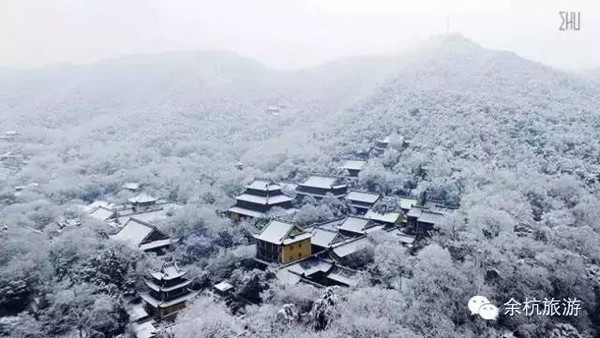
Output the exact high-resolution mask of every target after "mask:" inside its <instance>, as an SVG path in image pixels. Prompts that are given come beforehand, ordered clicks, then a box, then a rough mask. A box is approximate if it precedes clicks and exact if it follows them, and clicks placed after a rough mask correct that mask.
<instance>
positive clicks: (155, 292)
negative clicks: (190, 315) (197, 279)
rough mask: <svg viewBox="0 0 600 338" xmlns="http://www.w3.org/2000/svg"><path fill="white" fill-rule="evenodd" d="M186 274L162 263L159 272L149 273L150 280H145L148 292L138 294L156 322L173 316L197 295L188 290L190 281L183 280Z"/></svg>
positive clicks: (174, 266)
mask: <svg viewBox="0 0 600 338" xmlns="http://www.w3.org/2000/svg"><path fill="white" fill-rule="evenodd" d="M186 273H187V271H186V270H182V269H180V268H179V267H178V266H177V264H175V263H164V264H163V266H162V268H161V269H160V271H151V272H150V276H151V277H152V278H147V279H145V283H146V286H148V292H144V293H140V296H141V297H142V300H143V301H144V302H145V304H146V310H147V311H148V313H149V314H150V315H151V316H153V317H154V318H155V319H156V320H163V319H166V318H168V317H171V316H173V315H175V314H176V313H177V312H178V311H179V310H181V309H183V308H185V305H186V302H187V301H189V300H190V299H192V298H193V297H195V296H196V295H197V294H198V293H197V292H192V291H191V290H190V289H189V288H188V286H189V285H190V284H191V283H192V280H190V279H187V278H185V275H186Z"/></svg>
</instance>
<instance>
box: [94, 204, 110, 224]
mask: <svg viewBox="0 0 600 338" xmlns="http://www.w3.org/2000/svg"><path fill="white" fill-rule="evenodd" d="M114 215H115V212H114V211H113V210H109V209H106V208H104V207H98V208H96V209H95V210H93V211H92V212H90V216H91V217H92V218H94V219H97V220H99V221H102V222H104V221H106V220H109V219H111V218H112V217H113V216H114Z"/></svg>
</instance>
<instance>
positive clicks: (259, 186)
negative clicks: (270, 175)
mask: <svg viewBox="0 0 600 338" xmlns="http://www.w3.org/2000/svg"><path fill="white" fill-rule="evenodd" d="M246 189H254V190H263V191H273V190H281V186H280V185H279V184H277V183H274V182H269V181H262V180H256V181H254V182H252V183H250V184H249V185H247V186H246Z"/></svg>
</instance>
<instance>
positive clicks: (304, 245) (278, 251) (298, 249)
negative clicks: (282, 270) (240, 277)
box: [254, 220, 313, 264]
mask: <svg viewBox="0 0 600 338" xmlns="http://www.w3.org/2000/svg"><path fill="white" fill-rule="evenodd" d="M312 235H313V234H312V233H310V232H308V231H305V230H304V229H302V228H300V227H299V226H297V225H294V224H291V223H284V222H281V221H276V220H274V221H271V222H270V223H269V224H267V226H266V227H265V228H264V229H263V231H262V232H261V233H260V234H259V235H255V236H254V238H255V239H256V258H257V259H259V260H262V261H267V262H276V263H282V264H286V263H290V262H293V261H297V260H300V259H303V258H305V257H308V256H310V255H311V253H312V251H311V244H310V238H311V237H312Z"/></svg>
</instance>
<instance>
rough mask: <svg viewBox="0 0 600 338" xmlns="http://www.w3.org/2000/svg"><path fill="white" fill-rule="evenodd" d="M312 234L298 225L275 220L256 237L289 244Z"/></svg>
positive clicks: (278, 243)
mask: <svg viewBox="0 0 600 338" xmlns="http://www.w3.org/2000/svg"><path fill="white" fill-rule="evenodd" d="M311 236H312V234H311V233H309V232H306V231H304V230H303V229H302V228H300V227H299V226H297V225H294V224H291V223H285V222H281V221H277V220H273V221H271V222H270V223H269V224H267V226H266V227H265V228H264V229H263V231H262V232H261V233H260V234H259V235H257V236H254V238H256V239H258V240H261V241H265V242H268V243H273V244H277V245H281V244H284V245H288V244H291V243H295V242H298V241H301V240H305V239H308V238H310V237H311Z"/></svg>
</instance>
